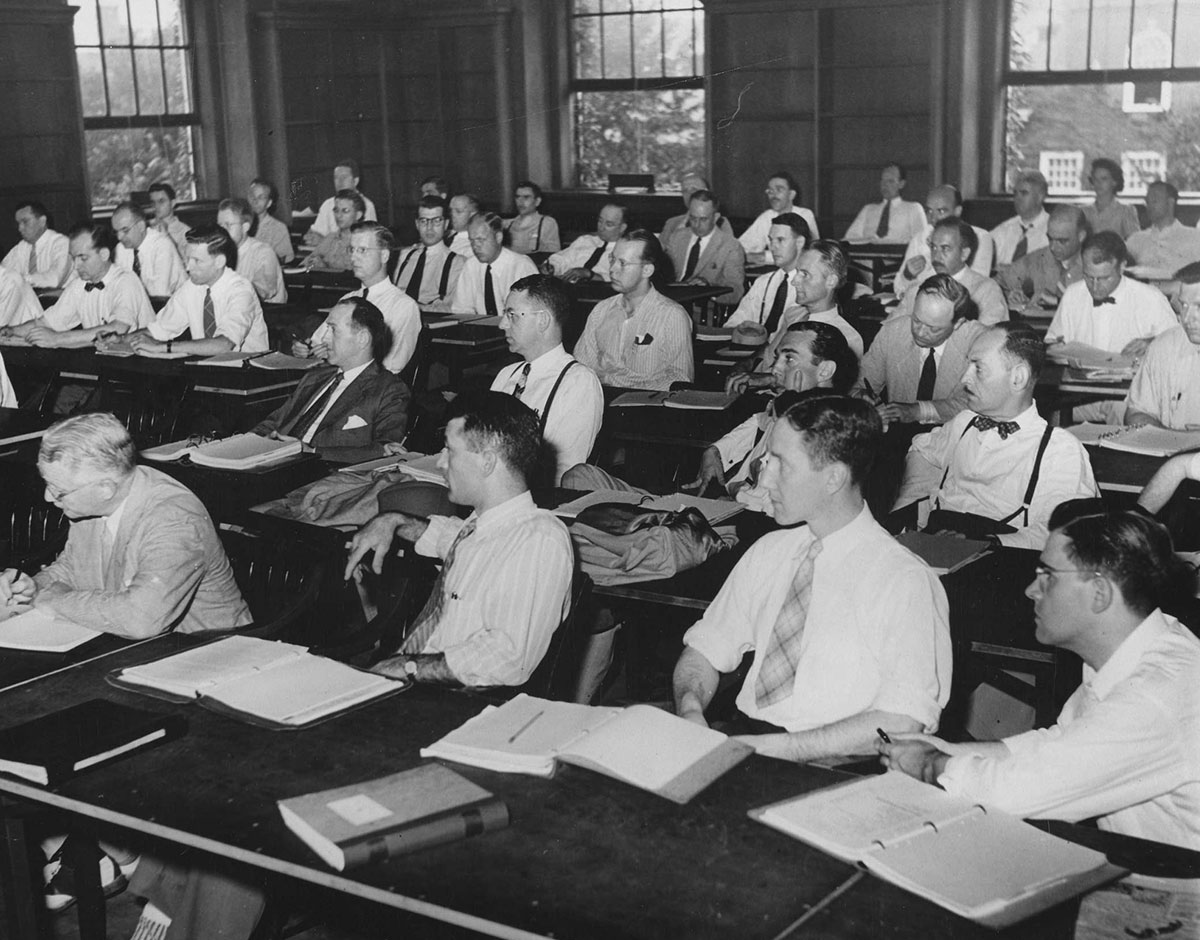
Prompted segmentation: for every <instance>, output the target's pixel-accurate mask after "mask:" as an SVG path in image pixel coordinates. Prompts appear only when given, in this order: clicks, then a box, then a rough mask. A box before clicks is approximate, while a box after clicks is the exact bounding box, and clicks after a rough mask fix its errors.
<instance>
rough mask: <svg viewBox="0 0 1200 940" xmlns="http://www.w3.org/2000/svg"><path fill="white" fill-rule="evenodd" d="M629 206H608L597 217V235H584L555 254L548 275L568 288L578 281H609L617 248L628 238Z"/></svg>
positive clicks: (552, 256)
mask: <svg viewBox="0 0 1200 940" xmlns="http://www.w3.org/2000/svg"><path fill="white" fill-rule="evenodd" d="M626 228H628V226H627V225H626V223H625V206H624V205H623V204H622V203H619V202H606V203H605V204H604V205H603V206H601V208H600V215H599V216H597V217H596V231H595V233H589V234H587V235H580V236H579V237H578V238H577V239H575V241H573V242H571V244H569V245H568V246H567V247H566V248H564V249H563V250H562V251H557V252H555V253H554V254H552V255H551V256H550V257H549V258H548V259H547V260H546V264H545V265H544V266H543V268H542V270H543V271H544V272H545V273H546V274H555V275H557V276H558V277H561V278H562V279H563V280H564V281H566V282H567V283H568V284H574V283H576V282H578V281H596V280H599V281H604V282H606V283H607V282H608V280H609V270H608V269H609V265H610V263H611V261H612V252H613V245H615V244H616V243H617V239H618V238H620V237H621V236H622V235H624V234H625V230H626Z"/></svg>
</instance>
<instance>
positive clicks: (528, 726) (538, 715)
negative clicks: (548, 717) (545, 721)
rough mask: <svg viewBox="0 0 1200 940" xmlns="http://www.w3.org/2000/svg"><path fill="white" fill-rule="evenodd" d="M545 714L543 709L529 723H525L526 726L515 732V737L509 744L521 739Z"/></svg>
mask: <svg viewBox="0 0 1200 940" xmlns="http://www.w3.org/2000/svg"><path fill="white" fill-rule="evenodd" d="M544 714H546V709H544V708H543V709H542V710H541V711H540V712H538V713H537V714H536V715H534V716H533V717H532V718H530V719H529V720H528V721H527V722H525V724H523V725H521V727H519V728H518V729H517V730H516V731H514V732H513V736H512V737H511V738H509V739H508V743H509V744H512V743H513V741H515V740H517V738H519V737H520V736H521V735H523V734H524V733H525V732H526V731H528V730H529V729H530V727H531V726H532V725H533V723H534V722H535V721H537V720H538V719H539V718H541V717H542V715H544Z"/></svg>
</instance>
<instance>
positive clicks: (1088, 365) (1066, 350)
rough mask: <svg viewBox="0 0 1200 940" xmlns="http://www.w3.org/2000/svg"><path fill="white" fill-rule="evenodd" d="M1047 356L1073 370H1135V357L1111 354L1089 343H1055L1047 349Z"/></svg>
mask: <svg viewBox="0 0 1200 940" xmlns="http://www.w3.org/2000/svg"><path fill="white" fill-rule="evenodd" d="M1046 355H1047V356H1049V357H1050V358H1051V359H1052V360H1054V361H1055V362H1059V363H1068V364H1070V365H1071V366H1072V367H1073V368H1076V369H1083V370H1085V371H1087V370H1093V369H1105V370H1109V369H1130V370H1132V369H1133V357H1131V356H1123V355H1121V354H1120V353H1117V352H1109V351H1108V350H1107V349H1100V348H1098V347H1096V346H1091V345H1089V344H1087V343H1078V342H1070V343H1055V344H1054V345H1053V346H1048V347H1047V348H1046Z"/></svg>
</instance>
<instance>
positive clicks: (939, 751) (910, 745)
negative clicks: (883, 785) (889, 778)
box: [877, 734, 950, 786]
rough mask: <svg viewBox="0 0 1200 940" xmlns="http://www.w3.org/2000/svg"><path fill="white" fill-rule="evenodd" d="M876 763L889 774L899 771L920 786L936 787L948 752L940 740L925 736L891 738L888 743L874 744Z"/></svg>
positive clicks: (944, 766)
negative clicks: (931, 785) (924, 784)
mask: <svg viewBox="0 0 1200 940" xmlns="http://www.w3.org/2000/svg"><path fill="white" fill-rule="evenodd" d="M877 746H878V749H879V759H880V762H881V763H882V764H883V766H884V767H887V768H888V769H889V770H899V771H903V772H904V773H906V774H908V775H909V776H910V777H915V778H916V779H917V780H920V781H922V782H924V783H929V784H933V785H934V786H936V785H937V778H938V777H940V776H941V774H942V771H943V770H945V769H946V761H948V760H949V759H950V755H949V754H947V753H946V751H944V750H943V748H944V747H945V748H950V745H947V744H946V742H945V741H943V740H942V739H941V738H935V737H933V736H931V735H926V734H911V735H909V734H905V735H901V734H894V735H892V743H891V744H885V743H884V742H883V741H879V742H878V745H877Z"/></svg>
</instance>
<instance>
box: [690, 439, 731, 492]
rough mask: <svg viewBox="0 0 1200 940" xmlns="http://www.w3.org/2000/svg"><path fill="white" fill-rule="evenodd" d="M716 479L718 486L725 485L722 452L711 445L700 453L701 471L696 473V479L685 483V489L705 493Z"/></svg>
mask: <svg viewBox="0 0 1200 940" xmlns="http://www.w3.org/2000/svg"><path fill="white" fill-rule="evenodd" d="M714 481H715V482H716V484H717V486H724V485H725V469H724V467H722V461H721V452H720V451H719V450H717V449H716V448H715V447H713V446H711V445H709V446H708V447H706V448H704V453H703V454H701V455H700V471H699V472H698V473H697V474H696V479H694V480H692V482H691V483H685V484H683V489H685V490H695V491H696V492H697V493H703V492H704V491H705V490H706V489H708V486H709V484H710V483H712V482H714Z"/></svg>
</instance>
